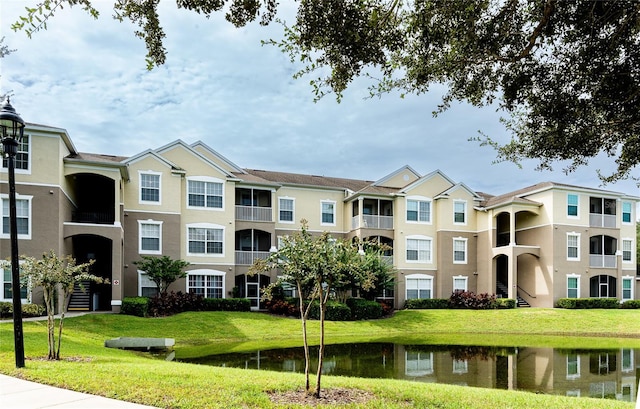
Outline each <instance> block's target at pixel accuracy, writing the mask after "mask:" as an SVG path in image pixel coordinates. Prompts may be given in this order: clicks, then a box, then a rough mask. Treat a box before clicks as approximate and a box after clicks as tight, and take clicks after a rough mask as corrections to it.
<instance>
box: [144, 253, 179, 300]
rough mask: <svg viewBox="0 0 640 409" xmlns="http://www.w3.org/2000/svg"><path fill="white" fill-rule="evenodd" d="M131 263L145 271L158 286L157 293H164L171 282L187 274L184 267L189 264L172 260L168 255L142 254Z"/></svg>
mask: <svg viewBox="0 0 640 409" xmlns="http://www.w3.org/2000/svg"><path fill="white" fill-rule="evenodd" d="M133 264H135V265H136V266H138V268H139V269H140V270H142V271H144V272H145V273H147V277H149V279H150V280H151V281H153V282H154V283H155V284H156V287H158V294H160V295H165V294H166V293H167V289H168V288H169V286H170V285H171V283H173V282H175V281H176V280H177V279H179V278H184V277H186V276H187V272H186V271H184V269H185V267H187V266H188V265H189V262H188V261H184V260H173V259H172V258H171V257H169V256H162V257H151V256H142V260H140V261H134V262H133Z"/></svg>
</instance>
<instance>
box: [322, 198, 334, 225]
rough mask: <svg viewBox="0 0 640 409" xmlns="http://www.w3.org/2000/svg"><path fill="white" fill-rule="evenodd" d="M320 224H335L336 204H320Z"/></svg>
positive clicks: (327, 202) (326, 202)
mask: <svg viewBox="0 0 640 409" xmlns="http://www.w3.org/2000/svg"><path fill="white" fill-rule="evenodd" d="M320 206H321V208H322V218H321V220H322V224H336V202H329V201H325V202H321V204H320Z"/></svg>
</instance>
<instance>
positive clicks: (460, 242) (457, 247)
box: [453, 238, 467, 264]
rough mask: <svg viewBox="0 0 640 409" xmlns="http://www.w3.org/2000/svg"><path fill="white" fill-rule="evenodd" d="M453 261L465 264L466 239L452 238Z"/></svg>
mask: <svg viewBox="0 0 640 409" xmlns="http://www.w3.org/2000/svg"><path fill="white" fill-rule="evenodd" d="M453 263H454V264H467V239H464V238H457V239H453Z"/></svg>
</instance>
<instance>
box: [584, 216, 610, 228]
mask: <svg viewBox="0 0 640 409" xmlns="http://www.w3.org/2000/svg"><path fill="white" fill-rule="evenodd" d="M589 226H591V227H610V228H615V227H616V215H615V214H601V213H589Z"/></svg>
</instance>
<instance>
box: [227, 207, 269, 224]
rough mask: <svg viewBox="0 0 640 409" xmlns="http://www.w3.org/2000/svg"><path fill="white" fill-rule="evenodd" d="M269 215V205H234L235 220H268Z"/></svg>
mask: <svg viewBox="0 0 640 409" xmlns="http://www.w3.org/2000/svg"><path fill="white" fill-rule="evenodd" d="M271 215H272V212H271V207H256V206H236V220H248V221H252V222H270V221H272V217H271Z"/></svg>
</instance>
